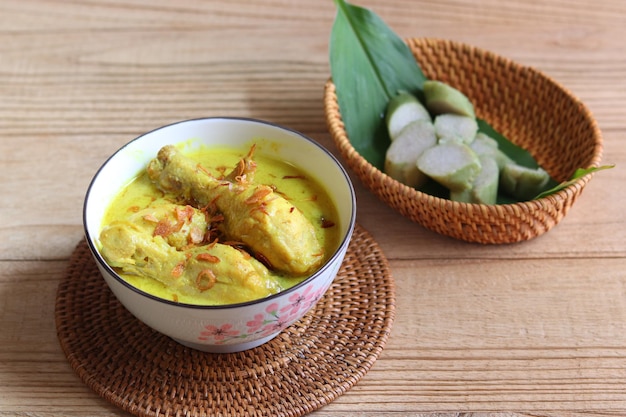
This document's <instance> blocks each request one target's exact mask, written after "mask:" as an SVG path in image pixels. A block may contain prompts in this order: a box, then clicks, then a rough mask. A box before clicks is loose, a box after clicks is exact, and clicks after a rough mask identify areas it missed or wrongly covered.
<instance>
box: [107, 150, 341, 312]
mask: <svg viewBox="0 0 626 417" xmlns="http://www.w3.org/2000/svg"><path fill="white" fill-rule="evenodd" d="M247 152H248V149H245V150H244V149H241V150H239V149H232V148H226V147H203V148H200V149H197V150H193V151H185V155H186V156H188V157H190V158H192V159H194V160H195V161H197V162H198V163H200V164H201V165H202V167H203V168H204V169H205V170H206V171H208V172H210V173H211V174H212V175H214V176H215V177H222V176H224V175H225V174H228V173H229V172H230V171H231V170H232V169H233V168H234V167H235V166H236V164H237V163H238V161H239V160H240V159H241V158H242V157H243V156H244V155H245V154H246V153H247ZM254 161H255V162H256V164H257V168H256V172H255V174H254V183H257V184H264V185H270V186H272V187H274V188H275V189H276V191H277V192H278V193H280V194H281V195H282V196H283V197H285V198H286V199H287V200H288V201H289V202H290V203H291V204H293V205H294V206H296V207H297V208H298V209H299V210H301V211H302V213H303V214H304V215H305V216H306V218H307V219H309V221H310V222H311V223H312V224H313V225H314V227H315V232H316V236H317V238H318V240H319V242H320V243H321V244H322V246H323V247H324V253H325V255H324V256H325V259H324V262H323V263H322V265H323V264H325V263H326V261H327V259H328V258H329V257H330V256H332V254H333V253H334V252H335V250H336V249H337V247H338V245H339V240H340V236H339V225H337V224H335V225H334V226H331V227H323V224H324V223H325V222H331V223H337V221H338V216H337V212H336V208H335V205H334V204H333V202H332V201H331V199H330V197H329V195H328V194H327V193H326V191H325V190H324V188H323V187H322V186H321V184H319V183H318V182H317V181H316V180H314V179H313V178H311V176H310V175H309V174H308V173H306V172H303V171H301V170H299V169H298V168H296V167H294V166H293V165H290V164H288V163H286V162H284V161H280V160H277V159H274V158H272V157H270V156H268V155H265V154H262V153H260V152H258V151H257V153H255V155H254ZM167 202H171V198H169V197H168V196H167V195H164V194H163V193H162V192H161V191H160V190H159V189H157V188H156V186H155V185H154V184H153V183H152V182H151V181H150V179H149V178H148V175H147V173H146V172H145V171H143V172H142V173H140V175H139V176H138V177H137V178H135V179H134V180H133V181H131V182H130V183H129V184H128V185H127V186H126V187H124V189H123V190H122V191H121V192H120V193H119V194H118V195H117V196H116V197H115V198H114V199H113V201H112V202H111V204H110V206H109V208H108V209H107V211H106V213H105V216H104V219H103V223H102V225H103V227H105V226H106V225H108V224H110V223H111V222H113V221H115V220H124V219H127V218H128V217H129V216H130V215H131V214H133V213H135V212H137V211H138V210H141V209H144V208H147V207H152V208H154V207H157V206H158V205H160V204H165V203H167ZM326 225H327V226H328V223H326ZM294 238H297V236H294ZM118 274H119V275H120V276H121V277H122V278H124V279H125V280H126V281H127V282H128V283H129V284H131V285H133V286H135V287H137V288H138V289H140V290H142V291H145V292H147V293H149V294H152V295H155V296H157V297H160V298H164V299H167V300H172V301H177V302H181V303H186V304H199V305H207V304H219V303H207V301H206V300H205V299H203V298H202V297H194V296H190V295H184V294H177V293H175V292H173V291H172V290H171V289H170V288H168V287H167V286H165V285H164V284H162V283H161V282H159V281H157V280H154V279H150V278H146V277H142V276H138V275H129V274H124V273H121V271H118ZM308 276H310V275H306V276H298V277H288V276H283V275H281V274H279V273H276V272H273V271H270V273H269V275H268V279H272V280H274V281H275V282H276V283H277V284H278V286H279V288H280V289H281V290H285V289H287V288H290V287H292V286H294V285H296V284H297V283H299V282H302V281H303V280H304V279H306V278H307V277H308Z"/></svg>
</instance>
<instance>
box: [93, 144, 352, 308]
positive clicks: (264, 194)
mask: <svg viewBox="0 0 626 417" xmlns="http://www.w3.org/2000/svg"><path fill="white" fill-rule="evenodd" d="M255 150H256V146H255V145H252V146H251V147H250V149H249V150H243V151H242V150H236V149H230V148H222V147H220V148H213V147H211V148H208V147H207V148H202V149H199V150H194V151H192V152H191V153H188V152H183V151H182V150H181V149H179V148H177V147H175V146H164V147H163V148H161V150H160V151H159V152H158V154H157V155H156V157H155V158H154V159H153V160H151V161H150V163H149V164H148V166H147V168H146V170H145V171H144V172H142V173H141V174H140V175H139V176H138V177H137V178H136V179H135V180H133V181H132V182H131V183H130V184H129V185H128V186H126V187H125V188H124V189H123V190H122V191H121V192H120V194H119V195H118V196H117V197H116V198H115V199H114V201H113V202H112V203H111V205H110V207H109V208H108V210H107V213H106V215H105V219H104V221H103V229H102V232H101V234H100V237H99V244H100V251H101V254H102V256H103V257H104V258H105V260H106V261H107V263H108V264H109V265H111V266H112V267H113V268H114V269H115V270H116V271H117V272H118V273H119V274H120V275H121V276H122V277H123V278H124V279H125V280H127V282H128V283H130V284H131V285H133V286H135V287H137V288H139V289H140V290H143V291H145V292H147V293H150V294H153V295H155V296H157V297H161V298H164V299H168V300H172V301H175V302H181V303H186V304H199V305H224V304H232V303H239V302H245V301H250V300H255V299H259V298H264V297H267V296H268V295H271V294H275V293H277V292H280V291H282V290H284V289H287V288H289V287H292V286H293V285H295V284H297V283H299V282H301V281H302V280H304V279H305V278H306V277H308V276H310V275H311V274H312V273H314V272H315V271H316V270H318V269H319V268H320V266H321V265H322V264H324V263H325V262H326V260H327V259H328V257H330V256H331V255H332V254H333V252H334V251H335V250H336V248H337V246H338V244H339V239H340V236H339V227H338V225H336V224H335V223H336V221H337V220H336V219H337V213H336V209H335V206H334V204H333V202H332V201H331V199H330V197H329V196H328V194H327V193H326V192H325V190H324V188H323V187H322V186H321V185H320V184H319V183H317V182H316V181H315V180H314V179H313V178H312V177H311V176H310V175H309V173H306V172H302V171H301V170H299V169H298V168H296V167H294V166H292V165H290V164H288V163H285V162H283V161H279V160H276V159H273V158H271V157H269V156H267V155H263V154H255ZM246 152H247V153H246Z"/></svg>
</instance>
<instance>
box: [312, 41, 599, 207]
mask: <svg viewBox="0 0 626 417" xmlns="http://www.w3.org/2000/svg"><path fill="white" fill-rule="evenodd" d="M405 42H406V43H407V45H408V46H409V48H411V50H412V48H413V45H418V44H432V45H449V46H452V47H455V48H461V49H465V50H468V51H473V52H476V53H479V54H484V55H486V56H489V57H491V58H493V59H495V60H498V61H500V62H504V63H507V64H508V65H512V66H515V67H517V68H519V69H524V70H526V71H531V72H533V73H534V74H535V75H537V76H539V77H541V78H543V79H545V80H546V81H547V82H549V83H552V84H554V85H555V86H556V87H557V88H558V89H560V90H562V91H563V93H565V95H566V96H567V97H568V98H569V99H571V100H572V101H573V102H575V103H577V104H578V105H579V106H580V108H581V110H582V112H583V115H584V118H585V120H586V121H587V122H588V123H589V125H590V127H591V129H592V131H593V138H594V150H593V156H592V159H591V161H590V163H589V164H588V166H586V167H579V168H584V169H587V168H592V167H599V166H600V162H601V159H602V153H603V139H602V132H601V130H600V127H599V125H598V122H597V120H596V119H595V118H594V117H593V114H592V113H591V111H590V109H589V108H588V107H587V106H586V105H585V104H584V103H583V102H582V101H581V100H580V99H579V98H578V97H577V96H576V95H575V94H573V93H572V92H571V91H570V90H569V89H568V88H566V87H565V86H563V85H562V84H561V83H559V82H558V81H556V80H555V79H553V78H552V77H550V76H548V75H547V74H545V73H543V72H542V71H541V70H539V69H537V68H535V67H532V66H527V65H522V64H519V63H517V62H515V61H513V60H511V59H510V58H507V57H504V56H502V55H499V54H497V53H495V52H492V51H489V50H485V49H482V48H480V47H477V46H473V45H470V44H467V43H464V42H458V41H454V40H449V39H442V38H430V37H409V38H405ZM324 110H325V113H326V120H327V125H328V128H329V130H330V133H331V136H332V137H333V139H334V140H335V142H336V144H337V146H338V148H339V149H340V150H341V152H342V153H344V155H350V156H351V157H352V158H354V159H353V160H350V158H349V157H348V156H346V159H347V160H348V163H352V164H354V165H359V166H361V167H364V168H365V169H366V170H367V171H369V173H370V175H373V176H374V177H375V178H376V177H378V178H379V179H380V180H381V182H382V183H384V184H391V185H393V186H395V187H398V188H400V189H401V191H402V193H403V194H404V195H406V196H408V197H411V198H417V199H431V200H432V201H433V203H435V204H446V205H451V206H452V207H475V208H476V209H478V210H484V209H485V208H487V209H494V208H500V209H506V208H507V207H509V208H512V207H515V208H519V207H524V208H526V209H531V208H533V207H534V206H536V205H537V204H540V205H545V204H547V203H548V204H549V203H554V202H557V201H559V200H560V201H566V200H568V199H569V198H570V196H572V195H576V194H578V193H580V191H581V189H582V188H583V187H584V186H585V185H586V184H587V183H588V182H589V181H590V180H591V178H592V177H593V175H594V173H588V174H585V175H584V176H582V177H580V178H577V179H576V180H575V181H574V182H572V183H571V184H569V185H567V186H566V187H564V188H563V189H561V190H559V191H557V192H555V193H553V194H550V195H547V196H544V197H541V198H538V199H533V200H526V201H519V202H515V203H502V204H483V203H465V202H459V201H453V200H450V199H447V198H443V197H438V196H434V195H431V194H428V193H426V192H424V191H420V190H418V189H416V188H413V187H410V186H407V185H406V184H403V183H401V182H400V181H397V180H395V179H393V178H391V177H390V176H389V175H387V174H386V173H384V172H383V171H382V170H380V169H378V168H377V167H375V166H374V165H372V164H371V163H370V162H369V161H368V160H367V159H365V158H364V157H363V156H362V155H361V154H360V153H359V152H358V151H357V150H356V149H355V148H354V146H353V145H352V143H351V142H350V139H349V138H348V133H347V132H346V130H345V128H344V124H343V119H342V117H341V112H340V110H339V105H338V103H337V95H336V90H335V84H334V83H333V81H332V76H330V77H329V78H328V79H327V81H326V83H325V86H324Z"/></svg>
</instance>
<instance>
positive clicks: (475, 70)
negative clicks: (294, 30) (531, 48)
mask: <svg viewBox="0 0 626 417" xmlns="http://www.w3.org/2000/svg"><path fill="white" fill-rule="evenodd" d="M407 44H408V46H409V48H410V49H411V51H412V52H413V55H414V56H415V58H416V60H417V61H418V62H419V65H420V67H421V68H422V70H423V71H424V74H425V75H426V77H428V78H429V79H433V80H440V81H443V82H445V83H448V84H450V85H451V86H453V87H455V88H457V89H459V90H460V91H462V92H463V93H464V94H465V95H467V96H468V97H469V98H470V100H471V101H472V102H473V104H474V108H475V111H476V115H477V117H480V118H482V119H484V120H486V121H487V122H488V123H489V124H490V125H491V126H492V127H493V128H495V129H496V130H497V131H499V132H500V133H501V134H503V135H504V136H505V137H506V138H507V139H509V140H510V141H511V142H513V143H515V144H516V145H518V146H520V147H522V148H524V149H526V150H527V151H529V152H530V153H531V154H532V155H533V156H534V158H535V159H536V160H537V162H538V163H539V165H540V166H541V167H543V168H544V169H545V170H546V171H547V172H548V173H549V174H550V175H551V176H552V178H554V179H555V180H557V181H559V182H561V181H566V180H568V179H569V178H570V177H571V175H572V174H573V173H574V171H575V170H576V169H577V168H590V167H597V166H599V164H600V160H601V157H602V135H601V132H600V129H599V128H598V126H597V123H596V121H595V119H594V118H593V116H592V114H591V113H590V111H589V110H588V109H587V108H586V107H585V105H584V104H583V103H582V102H581V101H580V100H579V99H577V98H576V97H575V96H574V95H573V94H572V93H571V92H569V91H568V90H567V89H565V88H564V87H563V86H561V85H559V84H558V83H556V82H555V81H554V80H552V79H550V78H549V77H547V76H546V75H544V74H542V73H541V72H539V71H537V70H535V69H533V68H530V67H526V66H522V65H519V64H517V63H515V62H513V61H511V60H509V59H507V58H504V57H501V56H498V55H496V54H494V53H491V52H488V51H484V50H481V49H478V48H476V47H472V46H469V45H465V44H462V43H458V42H453V41H447V40H439V39H424V38H417V39H409V40H407ZM324 110H325V114H326V123H327V125H328V129H329V131H330V133H331V136H332V138H333V140H334V142H335V144H336V146H337V147H338V149H339V152H340V153H341V155H342V157H343V158H344V159H345V161H346V163H347V164H348V166H349V167H350V169H352V170H353V171H354V172H355V173H356V175H357V176H358V178H359V179H360V180H361V181H362V182H363V184H364V185H365V186H366V187H367V188H368V189H369V190H370V191H371V192H372V193H374V194H375V195H376V196H378V198H380V199H381V200H382V201H383V202H385V203H386V204H388V205H389V206H391V207H392V208H393V209H395V210H396V211H398V212H399V213H400V214H401V215H403V216H405V217H407V218H409V219H410V220H412V221H414V222H417V223H419V224H421V225H422V226H423V227H425V228H427V229H429V230H432V231H434V232H436V233H440V234H442V235H446V236H449V237H452V238H455V239H460V240H464V241H467V242H476V243H484V244H501V243H515V242H520V241H525V240H529V239H532V238H535V237H537V236H540V235H542V234H543V233H545V232H547V231H548V230H550V229H552V228H553V227H554V226H555V225H556V224H558V223H559V222H560V221H561V219H563V217H564V216H565V215H566V214H567V212H568V211H569V209H570V207H571V206H572V205H573V204H574V202H575V201H576V200H577V198H578V196H579V195H580V194H581V193H582V191H583V188H584V187H585V186H586V185H587V183H588V182H589V181H590V180H591V177H592V176H593V174H587V175H585V176H583V177H581V178H579V179H578V180H576V181H575V182H574V183H573V184H571V185H569V186H568V187H566V188H564V189H562V190H560V191H559V192H557V193H554V194H552V195H549V196H547V197H544V198H540V199H536V200H531V201H525V202H519V203H515V204H494V205H485V204H469V203H460V202H455V201H451V200H448V199H445V198H440V197H436V196H432V195H429V194H426V193H424V192H421V191H418V190H416V189H414V188H412V187H408V186H406V185H404V184H402V183H400V182H399V181H396V180H394V179H392V178H391V177H389V176H388V175H386V174H385V173H383V172H382V171H381V170H379V169H378V168H376V167H375V166H373V165H372V164H371V163H370V162H368V161H367V160H366V159H365V158H363V157H362V156H361V155H360V154H359V153H358V152H357V150H356V149H355V148H354V147H353V146H352V143H351V142H350V139H349V138H348V135H347V133H346V131H345V128H344V123H343V120H342V118H341V113H340V110H339V105H338V102H337V95H336V91H335V85H334V84H333V82H332V80H328V82H327V83H326V85H325V91H324Z"/></svg>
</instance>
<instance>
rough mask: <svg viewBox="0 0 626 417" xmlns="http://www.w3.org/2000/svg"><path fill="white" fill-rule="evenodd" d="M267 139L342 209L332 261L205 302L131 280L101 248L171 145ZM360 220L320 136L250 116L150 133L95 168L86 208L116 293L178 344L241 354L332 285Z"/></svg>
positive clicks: (92, 242)
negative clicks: (128, 193) (267, 291)
mask: <svg viewBox="0 0 626 417" xmlns="http://www.w3.org/2000/svg"><path fill="white" fill-rule="evenodd" d="M258 138H263V139H265V140H267V141H268V142H270V143H273V146H272V148H271V149H272V151H273V152H275V153H274V156H275V157H277V158H280V159H283V160H285V161H288V162H290V163H292V164H294V165H295V166H297V167H299V168H301V169H302V170H303V171H304V172H306V173H307V174H310V175H313V176H314V177H315V178H316V179H317V181H318V182H319V183H320V184H323V185H324V187H325V188H326V191H327V192H328V194H329V195H330V197H331V199H332V200H333V202H334V203H335V206H336V209H337V212H338V216H339V218H338V222H336V225H337V226H338V227H339V228H340V233H341V239H340V242H339V245H338V247H337V248H336V250H335V251H334V253H333V254H332V256H330V257H329V259H328V261H327V262H326V263H325V264H324V265H323V266H322V267H321V268H320V269H319V270H318V271H317V272H315V273H314V274H313V275H311V276H310V277H308V278H306V279H305V280H304V281H302V282H301V283H299V284H297V285H295V286H294V287H292V288H289V289H287V290H284V291H282V292H279V293H278V294H274V295H271V296H269V297H266V298H263V299H259V300H254V301H249V302H245V303H239V304H230V305H223V306H201V305H192V304H182V303H177V302H174V301H170V300H165V299H162V298H158V297H156V296H153V295H151V294H149V293H146V292H144V291H141V290H139V289H137V288H136V287H134V286H132V285H130V284H129V283H128V282H126V281H125V280H124V279H123V278H122V277H120V276H119V275H118V274H117V273H116V272H115V270H114V269H113V268H111V267H110V266H109V265H108V264H107V263H106V261H105V260H104V258H103V257H102V255H101V254H100V252H99V251H98V244H97V239H98V235H99V233H100V231H101V229H102V219H103V216H104V214H105V211H106V209H107V206H108V203H109V202H110V201H111V200H112V199H113V197H114V196H115V195H116V194H117V193H118V192H119V191H120V190H121V188H122V187H123V186H124V185H126V184H127V183H128V182H129V181H130V180H132V179H133V178H135V177H136V176H137V175H138V173H139V172H140V171H141V170H143V169H145V166H146V165H147V163H148V161H149V160H150V159H152V158H153V157H154V155H156V154H157V152H158V150H159V149H160V148H161V147H162V146H164V145H167V144H175V143H177V142H185V143H187V144H188V143H189V142H194V143H197V144H198V145H209V146H211V145H216V146H219V145H229V146H233V147H237V146H243V145H245V144H248V143H250V141H251V140H255V139H258ZM355 221H356V198H355V193H354V189H353V187H352V184H351V182H350V179H349V177H348V174H347V173H346V171H345V170H344V168H343V167H342V166H341V164H340V163H339V162H338V161H337V159H336V158H335V157H334V156H333V155H332V154H330V153H329V152H328V151H327V150H326V149H325V148H323V147H322V146H321V145H319V144H318V143H317V142H315V141H314V140H312V139H310V138H308V137H306V136H304V135H302V134H301V133H298V132H296V131H293V130H291V129H288V128H285V127H281V126H278V125H275V124H272V123H268V122H264V121H260V120H254V119H243V118H222V117H216V118H204V119H194V120H186V121H182V122H178V123H174V124H171V125H167V126H164V127H161V128H158V129H156V130H153V131H151V132H148V133H146V134H144V135H142V136H139V137H138V138H136V139H134V140H132V141H131V142H129V143H128V144H126V145H125V146H123V147H122V148H121V149H119V150H118V151H117V152H116V153H114V154H113V155H112V156H111V157H110V158H109V159H108V160H107V161H106V162H105V163H104V164H103V165H102V167H101V168H100V169H99V170H98V172H97V173H96V174H95V176H94V178H93V180H92V182H91V184H90V185H89V188H88V191H87V194H86V197H85V203H84V208H83V223H84V228H85V236H86V240H87V243H88V245H89V248H90V250H91V252H92V254H93V256H94V259H95V260H96V263H97V266H98V268H99V270H100V272H101V273H102V276H103V277H104V279H105V281H106V282H107V284H108V286H109V287H110V289H111V290H112V292H113V293H114V294H115V296H116V297H117V299H118V300H119V301H120V302H121V303H122V305H124V307H125V308H126V309H128V310H129V311H130V312H131V313H132V314H133V315H134V316H135V317H137V318H138V319H139V320H141V321H142V322H144V323H145V324H146V325H148V326H150V327H151V328H153V329H155V330H157V331H158V332H160V333H163V334H164V335H167V336H169V337H171V338H172V339H174V340H176V341H177V342H179V343H181V344H183V345H185V346H188V347H191V348H194V349H198V350H202V351H206V352H238V351H242V350H246V349H251V348H254V347H256V346H259V345H261V344H263V343H265V342H268V341H269V340H271V339H273V338H274V337H276V336H277V335H278V334H279V333H280V332H281V331H282V330H284V329H285V328H286V327H288V326H289V325H291V324H293V323H294V322H296V321H297V320H299V319H300V318H302V316H304V314H306V313H307V312H308V311H309V310H310V309H311V308H313V306H314V305H315V303H316V302H317V301H318V300H319V299H320V298H322V296H323V295H324V293H325V292H326V290H327V289H328V288H329V287H330V285H331V284H332V282H333V279H334V278H335V276H336V275H337V272H338V270H339V268H340V266H341V264H342V262H343V258H344V256H345V254H346V251H347V249H348V245H349V243H350V238H351V236H352V232H353V230H354V226H355Z"/></svg>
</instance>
